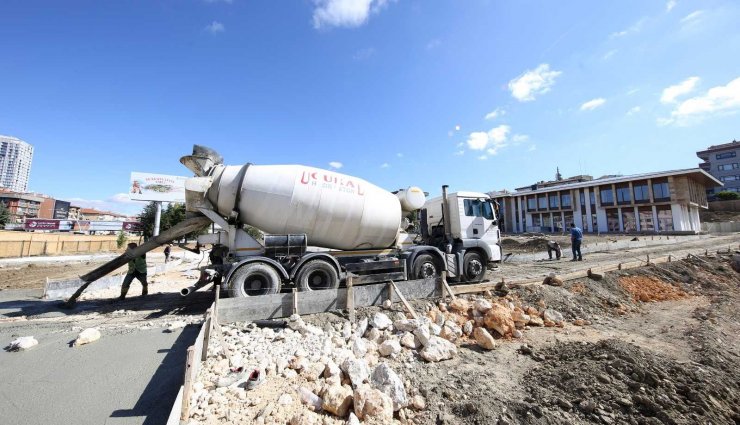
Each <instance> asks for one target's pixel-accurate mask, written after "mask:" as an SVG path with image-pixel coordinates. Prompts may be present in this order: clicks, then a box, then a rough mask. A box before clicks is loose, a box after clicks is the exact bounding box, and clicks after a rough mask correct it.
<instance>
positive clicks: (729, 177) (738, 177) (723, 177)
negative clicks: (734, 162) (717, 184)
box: [719, 176, 740, 182]
mask: <svg viewBox="0 0 740 425" xmlns="http://www.w3.org/2000/svg"><path fill="white" fill-rule="evenodd" d="M719 180H720V181H723V182H732V181H735V180H740V176H722V177H720V178H719Z"/></svg>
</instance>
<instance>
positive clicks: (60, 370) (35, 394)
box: [0, 291, 207, 425]
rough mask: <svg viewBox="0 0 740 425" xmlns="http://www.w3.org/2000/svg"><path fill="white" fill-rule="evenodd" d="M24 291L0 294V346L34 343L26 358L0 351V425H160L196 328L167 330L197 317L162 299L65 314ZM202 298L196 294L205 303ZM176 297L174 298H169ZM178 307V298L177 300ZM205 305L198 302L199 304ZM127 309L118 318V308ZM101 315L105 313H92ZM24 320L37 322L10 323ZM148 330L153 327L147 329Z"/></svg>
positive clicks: (198, 309)
mask: <svg viewBox="0 0 740 425" xmlns="http://www.w3.org/2000/svg"><path fill="white" fill-rule="evenodd" d="M33 295H34V294H33V293H31V292H29V291H25V292H20V291H17V292H16V291H2V292H0V320H6V321H5V322H2V321H0V345H2V346H5V345H7V343H9V342H10V341H11V340H13V339H14V338H16V337H18V336H29V335H30V336H34V337H35V338H36V339H37V340H38V341H39V345H38V346H37V347H35V348H33V349H31V350H29V351H27V352H6V351H4V350H3V351H1V352H0V365H2V367H0V412H2V413H1V415H2V419H0V423H3V424H19V425H25V424H28V425H31V424H45V425H53V424H163V423H165V422H166V420H167V417H168V415H169V412H170V409H171V408H172V404H173V402H174V399H175V397H176V395H177V391H178V390H179V387H180V385H181V384H182V377H183V367H184V364H185V353H186V349H187V347H188V346H189V345H192V343H193V342H194V341H195V337H196V335H197V333H198V330H199V326H198V325H189V326H187V327H185V328H184V329H180V330H178V331H175V332H173V333H167V332H164V329H163V327H164V326H165V323H167V322H168V321H172V320H177V319H178V318H182V317H192V316H182V315H190V314H197V313H202V311H203V310H205V308H204V307H203V306H204V305H206V303H203V302H200V303H196V306H195V307H192V308H190V307H187V306H186V305H185V304H182V303H181V304H179V305H178V304H177V303H175V307H174V308H171V309H165V310H164V311H163V310H161V307H162V306H164V305H171V304H172V303H171V301H172V300H173V299H171V298H168V297H167V296H166V295H163V296H161V297H159V298H157V297H152V298H151V299H147V300H146V301H145V302H143V301H139V300H136V299H132V300H130V301H126V303H124V304H123V305H120V304H114V305H110V304H108V303H100V302H99V303H97V304H96V303H89V305H88V304H85V303H84V302H83V303H81V305H80V308H79V309H78V310H77V311H73V312H71V314H70V313H69V312H64V311H61V310H58V309H56V308H55V307H54V305H55V304H54V303H52V302H45V301H40V300H38V299H36V298H34V296H33ZM206 295H207V294H203V295H201V297H205V296H206ZM173 296H176V295H173ZM175 300H176V299H175ZM200 301H203V300H200ZM121 307H125V308H131V311H132V312H131V313H129V314H130V315H125V316H116V315H115V314H113V313H112V311H114V310H115V309H116V308H119V309H120V308H121ZM92 311H102V313H103V314H97V313H91V312H92ZM21 314H30V315H32V316H33V317H34V319H35V320H28V321H25V320H21V321H14V322H8V321H7V320H11V319H12V318H14V317H15V318H17V317H19V316H20V315H21ZM147 323H149V324H150V325H153V326H154V327H150V326H149V327H146V328H142V327H144V325H145V324H147ZM73 326H80V327H92V326H101V333H102V334H103V336H102V338H101V339H100V340H99V341H97V342H94V343H92V344H89V345H86V346H82V347H71V346H70V342H71V341H73V340H74V339H75V338H76V336H77V334H78V333H79V329H75V330H73V329H72V328H73Z"/></svg>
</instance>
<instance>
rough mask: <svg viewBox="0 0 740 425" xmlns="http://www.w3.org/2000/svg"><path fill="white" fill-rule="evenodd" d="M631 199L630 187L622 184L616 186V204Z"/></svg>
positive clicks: (627, 201)
mask: <svg viewBox="0 0 740 425" xmlns="http://www.w3.org/2000/svg"><path fill="white" fill-rule="evenodd" d="M631 201H632V196H630V187H629V186H623V187H618V188H617V203H618V204H629V203H630V202H631Z"/></svg>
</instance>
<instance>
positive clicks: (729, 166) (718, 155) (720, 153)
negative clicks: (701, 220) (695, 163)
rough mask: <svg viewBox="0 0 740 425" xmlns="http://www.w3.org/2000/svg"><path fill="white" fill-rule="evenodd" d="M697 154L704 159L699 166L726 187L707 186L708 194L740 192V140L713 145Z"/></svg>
mask: <svg viewBox="0 0 740 425" xmlns="http://www.w3.org/2000/svg"><path fill="white" fill-rule="evenodd" d="M696 156H698V157H699V158H701V159H703V160H704V162H702V163H701V164H699V167H700V168H701V169H702V170H704V171H706V172H707V173H709V174H711V175H713V176H714V177H716V178H717V179H718V180H719V181H721V182H722V183H723V184H724V187H723V186H716V187H710V188H707V195H710V196H711V195H713V194H716V193H718V192H722V191H732V192H740V165H738V164H740V142H738V141H737V140H733V141H732V142H730V143H723V144H721V145H712V146H710V147H708V148H706V149H705V150H703V151H699V152H697V153H696Z"/></svg>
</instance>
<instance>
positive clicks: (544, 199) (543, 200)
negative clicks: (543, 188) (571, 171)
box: [537, 195, 547, 210]
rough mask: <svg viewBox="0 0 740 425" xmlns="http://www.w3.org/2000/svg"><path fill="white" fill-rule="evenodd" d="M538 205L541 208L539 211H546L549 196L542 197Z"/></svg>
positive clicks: (538, 200)
mask: <svg viewBox="0 0 740 425" xmlns="http://www.w3.org/2000/svg"><path fill="white" fill-rule="evenodd" d="M537 204H538V206H539V209H541V210H546V209H547V196H545V195H542V196H540V197H539V198H538V199H537Z"/></svg>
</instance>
